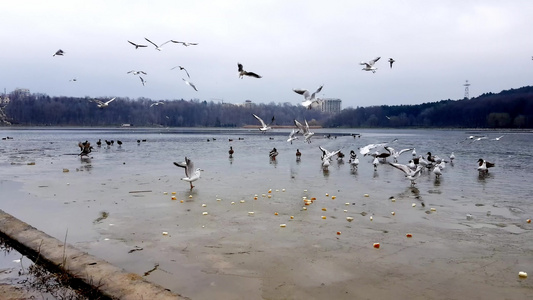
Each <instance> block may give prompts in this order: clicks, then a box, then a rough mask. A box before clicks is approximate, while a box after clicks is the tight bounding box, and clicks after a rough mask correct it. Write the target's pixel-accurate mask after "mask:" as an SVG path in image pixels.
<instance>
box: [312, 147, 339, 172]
mask: <svg viewBox="0 0 533 300" xmlns="http://www.w3.org/2000/svg"><path fill="white" fill-rule="evenodd" d="M318 148H319V149H320V151H322V156H321V157H320V158H321V159H322V168H323V169H327V168H328V167H329V165H330V164H331V160H332V157H333V156H335V155H337V153H339V152H340V151H341V150H336V151H333V152H329V151H328V150H326V149H325V148H323V147H322V146H318Z"/></svg>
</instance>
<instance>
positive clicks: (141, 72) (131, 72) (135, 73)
mask: <svg viewBox="0 0 533 300" xmlns="http://www.w3.org/2000/svg"><path fill="white" fill-rule="evenodd" d="M126 74H133V75H139V74H144V75H148V74H147V73H146V72H145V71H135V70H131V71H129V72H126Z"/></svg>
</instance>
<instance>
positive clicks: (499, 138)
mask: <svg viewBox="0 0 533 300" xmlns="http://www.w3.org/2000/svg"><path fill="white" fill-rule="evenodd" d="M502 137H503V135H502V136H499V137H497V138H493V139H491V141H499V140H501V139H502Z"/></svg>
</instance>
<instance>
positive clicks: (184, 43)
mask: <svg viewBox="0 0 533 300" xmlns="http://www.w3.org/2000/svg"><path fill="white" fill-rule="evenodd" d="M171 41H172V42H173V43H176V44H182V45H183V46H185V47H189V46H196V45H198V43H187V42H180V41H175V40H171Z"/></svg>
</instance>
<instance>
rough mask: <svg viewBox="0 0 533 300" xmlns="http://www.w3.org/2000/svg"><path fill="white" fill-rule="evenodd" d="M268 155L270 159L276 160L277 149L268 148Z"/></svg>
mask: <svg viewBox="0 0 533 300" xmlns="http://www.w3.org/2000/svg"><path fill="white" fill-rule="evenodd" d="M268 156H269V157H270V159H271V160H276V156H278V150H277V149H276V148H273V149H272V150H270V153H269V154H268Z"/></svg>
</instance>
